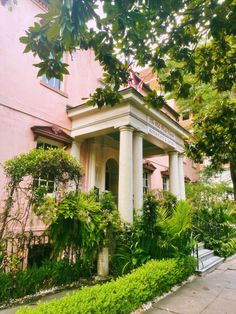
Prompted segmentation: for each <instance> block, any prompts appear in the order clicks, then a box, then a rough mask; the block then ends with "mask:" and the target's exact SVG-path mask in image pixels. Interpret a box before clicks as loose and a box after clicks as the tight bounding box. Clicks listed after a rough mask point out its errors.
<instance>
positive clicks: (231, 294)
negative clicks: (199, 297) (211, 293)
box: [220, 288, 236, 313]
mask: <svg viewBox="0 0 236 314" xmlns="http://www.w3.org/2000/svg"><path fill="white" fill-rule="evenodd" d="M220 296H221V298H224V299H227V300H233V301H236V289H229V288H224V289H223V291H222V292H221V294H220ZM235 313H236V308H235Z"/></svg>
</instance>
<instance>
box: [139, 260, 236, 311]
mask: <svg viewBox="0 0 236 314" xmlns="http://www.w3.org/2000/svg"><path fill="white" fill-rule="evenodd" d="M143 313H145V314H168V313H172V314H200V313H201V314H236V256H234V257H233V258H232V259H230V260H227V261H226V262H225V263H223V264H221V265H220V266H219V267H218V268H217V269H216V270H215V271H213V272H212V273H209V274H207V275H205V277H198V278H196V279H195V280H194V281H192V282H190V283H187V284H186V285H184V286H183V287H181V288H180V289H178V290H177V291H176V292H174V293H173V294H170V295H168V296H167V297H166V298H164V299H162V300H161V301H159V302H157V303H153V307H152V308H151V309H149V310H148V311H145V312H143Z"/></svg>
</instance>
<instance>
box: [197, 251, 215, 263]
mask: <svg viewBox="0 0 236 314" xmlns="http://www.w3.org/2000/svg"><path fill="white" fill-rule="evenodd" d="M193 256H194V257H195V258H197V257H198V260H200V261H202V262H203V261H205V260H207V259H209V258H211V257H213V256H214V252H213V251H212V250H208V249H201V250H199V251H198V256H197V252H195V253H194V255H193Z"/></svg>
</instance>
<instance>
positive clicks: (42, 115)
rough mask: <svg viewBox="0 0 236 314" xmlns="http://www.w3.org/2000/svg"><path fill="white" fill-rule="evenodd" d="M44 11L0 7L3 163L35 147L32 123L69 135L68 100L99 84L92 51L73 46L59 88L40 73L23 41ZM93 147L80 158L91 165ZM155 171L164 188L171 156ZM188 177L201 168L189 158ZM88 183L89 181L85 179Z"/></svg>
mask: <svg viewBox="0 0 236 314" xmlns="http://www.w3.org/2000/svg"><path fill="white" fill-rule="evenodd" d="M44 10H45V8H44V7H42V6H41V5H40V1H37V0H21V1H18V3H17V5H16V6H14V7H13V10H12V11H11V12H10V11H9V10H8V9H7V8H5V7H3V6H0V29H1V32H0V117H1V123H0V140H1V145H0V147H1V148H0V163H3V162H4V161H5V160H8V159H10V158H12V157H13V156H16V155H18V154H20V153H23V152H27V151H29V150H30V149H32V148H34V147H36V145H37V141H36V140H35V137H34V133H33V132H32V130H31V128H32V127H33V126H56V127H57V128H60V129H61V130H63V131H64V132H65V133H67V134H71V120H70V119H69V118H68V115H67V111H66V108H67V105H69V106H71V107H73V106H76V105H79V104H81V103H82V102H83V100H82V98H85V97H88V96H89V94H90V93H92V92H93V91H94V90H95V89H96V88H97V87H99V86H101V82H100V79H101V77H102V69H101V67H100V66H99V64H98V63H97V62H96V61H95V60H94V54H93V52H92V51H86V52H84V51H79V50H77V51H75V52H74V53H73V58H71V56H69V55H66V56H65V61H66V62H67V63H68V64H69V72H70V75H69V76H66V77H65V79H64V81H63V83H62V85H61V88H60V90H59V89H55V88H52V87H51V86H50V85H49V84H47V83H45V82H43V81H42V79H41V78H37V68H35V67H34V66H33V64H34V63H37V62H39V60H38V59H36V58H34V57H33V56H32V54H29V53H27V54H23V50H24V45H22V44H21V43H20V42H19V37H21V36H23V35H24V33H25V30H27V28H28V27H29V26H30V25H32V24H33V22H34V16H35V15H36V14H38V13H40V12H43V11H44ZM163 112H165V113H166V114H167V115H169V116H170V117H171V118H172V119H173V120H176V114H175V112H173V110H171V109H170V108H169V109H168V107H165V108H164V109H163ZM88 155H89V148H88V147H87V143H83V145H82V146H81V162H82V164H83V165H84V168H85V170H86V168H87V167H88ZM148 160H149V161H151V163H152V164H153V166H154V167H155V168H156V170H155V171H154V172H153V175H152V176H151V179H150V180H151V186H150V187H151V188H152V189H162V187H163V176H168V167H169V160H168V157H167V156H158V157H153V158H149V159H148ZM184 168H185V176H186V177H188V178H189V179H190V180H191V181H196V180H197V179H198V174H197V171H196V170H197V169H196V168H195V165H192V163H191V162H190V161H187V160H186V163H185V165H184ZM0 171H1V172H0V175H1V179H0V200H3V199H4V183H5V179H4V175H3V172H2V169H1V170H0ZM84 182H85V184H87V181H86V180H84Z"/></svg>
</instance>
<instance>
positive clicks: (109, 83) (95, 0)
mask: <svg viewBox="0 0 236 314" xmlns="http://www.w3.org/2000/svg"><path fill="white" fill-rule="evenodd" d="M49 3H50V4H49V9H48V12H46V13H43V14H39V15H38V16H37V18H38V21H37V22H35V24H34V25H33V26H32V27H30V28H29V29H28V31H27V32H26V36H25V37H22V38H21V42H22V43H24V44H25V45H26V47H25V52H32V53H33V54H34V55H37V56H38V57H39V58H40V59H41V62H40V63H38V64H36V66H37V67H38V68H39V73H38V74H39V75H42V74H43V73H46V75H47V77H48V78H50V77H52V76H54V77H57V78H59V79H62V76H63V74H68V70H67V64H65V63H63V61H61V58H62V55H63V53H64V52H66V51H67V52H70V53H72V51H73V50H74V49H82V50H87V49H93V51H94V53H95V57H96V59H97V60H98V61H99V62H100V64H101V66H102V67H103V69H104V81H105V83H106V87H105V89H97V90H96V91H95V93H94V94H93V95H92V97H91V99H90V104H92V105H95V104H98V105H99V106H102V105H104V104H106V105H114V104H116V103H117V102H118V101H119V99H120V98H119V96H118V94H117V91H118V89H119V87H120V86H121V85H122V84H124V83H127V81H128V79H129V75H128V72H129V65H128V64H127V63H126V62H124V63H122V62H120V57H121V56H122V57H123V60H127V59H128V58H129V60H131V61H132V64H135V65H138V66H147V65H149V66H151V67H152V68H153V70H154V71H155V72H157V73H158V72H159V71H160V70H161V69H163V68H165V67H166V61H167V60H169V59H171V60H175V61H177V62H178V66H176V67H174V68H173V69H172V70H171V71H170V73H169V75H168V77H167V79H166V80H163V81H161V82H160V83H161V84H162V86H163V88H164V90H165V91H169V90H172V89H173V88H175V89H177V90H178V94H179V96H187V95H188V93H189V89H190V86H191V85H190V84H189V83H188V82H186V81H185V79H184V77H185V74H186V73H191V74H193V75H194V76H195V78H196V79H197V80H200V81H202V82H204V83H209V82H210V83H211V84H213V85H214V86H215V87H216V88H217V89H218V90H219V91H225V90H231V88H232V87H233V85H234V82H235V78H236V63H235V60H236V46H235V43H236V42H235V34H236V27H235V25H236V3H235V0H224V1H218V0H176V1H173V0H160V1H156V0H129V1H127V0H114V1H110V0H61V1H59V0H50V1H49ZM98 6H99V7H100V10H102V11H103V16H99V14H98V11H97V10H96V9H97V7H98ZM91 20H93V22H94V25H96V26H94V27H91V26H89V25H90V24H88V22H89V21H91ZM151 99H152V102H154V103H155V101H156V100H157V101H160V99H159V98H158V99H155V98H154V99H153V97H152V98H151ZM98 100H99V102H98ZM162 102H164V99H163V98H162Z"/></svg>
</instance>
